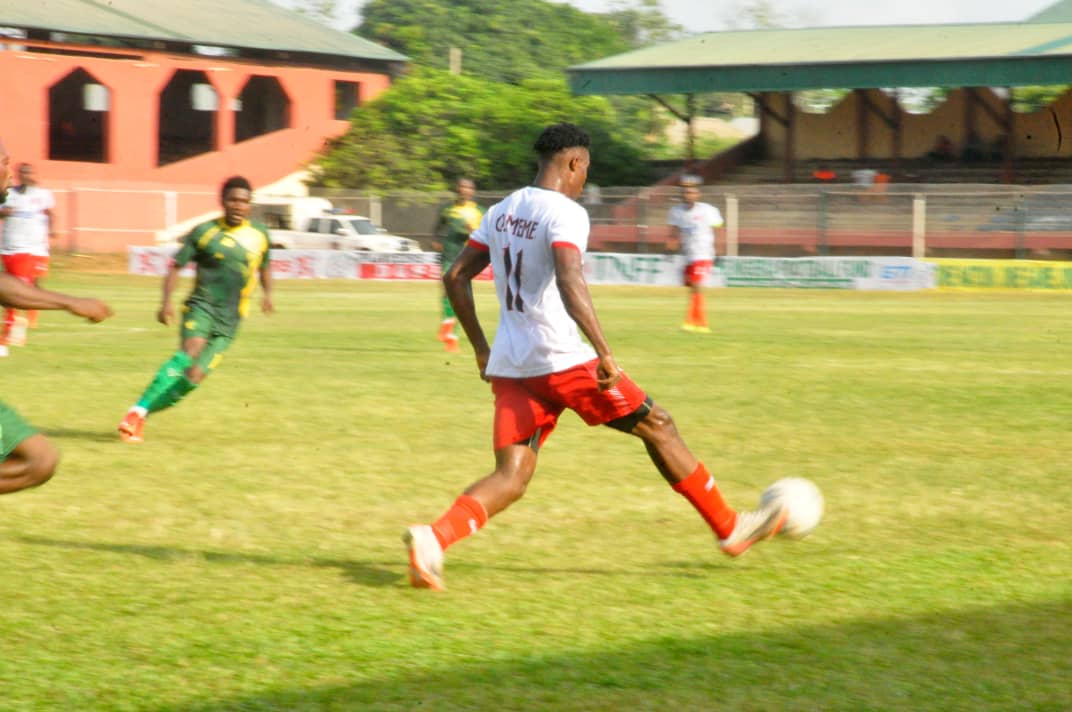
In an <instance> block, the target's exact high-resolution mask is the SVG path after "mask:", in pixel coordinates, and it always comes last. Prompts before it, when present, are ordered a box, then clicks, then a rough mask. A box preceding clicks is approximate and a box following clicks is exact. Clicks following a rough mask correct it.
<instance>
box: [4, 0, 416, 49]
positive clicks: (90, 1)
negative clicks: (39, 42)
mask: <svg viewBox="0 0 1072 712" xmlns="http://www.w3.org/2000/svg"><path fill="white" fill-rule="evenodd" d="M0 26H4V27H17V28H24V29H27V30H45V31H50V32H65V33H68V34H79V35H91V36H97V37H115V38H124V39H132V40H141V41H163V42H169V43H181V44H191V45H193V44H197V45H212V46H219V47H229V48H237V49H251V50H263V51H272V52H301V53H310V54H317V55H329V56H336V57H346V58H349V59H362V60H374V61H385V62H401V61H405V60H406V57H405V55H402V54H399V53H398V52H395V51H394V50H391V49H388V48H387V47H383V46H381V45H378V44H376V43H375V42H371V41H369V40H366V39H364V38H361V37H358V36H356V35H352V34H350V33H347V32H340V31H339V30H334V29H332V28H330V27H326V26H325V25H322V24H320V23H318V22H315V21H314V20H311V19H309V18H307V17H305V16H303V15H301V14H300V13H297V12H293V11H291V10H287V9H284V8H281V7H279V6H277V5H273V4H271V3H269V2H267V1H266V0H31V1H30V2H11V1H9V0H0Z"/></svg>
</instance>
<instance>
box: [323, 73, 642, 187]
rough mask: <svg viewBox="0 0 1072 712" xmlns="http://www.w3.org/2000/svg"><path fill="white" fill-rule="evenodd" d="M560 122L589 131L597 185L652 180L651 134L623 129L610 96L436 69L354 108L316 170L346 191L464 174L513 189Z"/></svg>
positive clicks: (427, 183) (550, 82)
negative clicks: (646, 156)
mask: <svg viewBox="0 0 1072 712" xmlns="http://www.w3.org/2000/svg"><path fill="white" fill-rule="evenodd" d="M558 121H573V122H575V123H578V124H581V125H583V126H584V127H585V128H586V129H587V130H588V131H589V133H591V135H592V141H593V147H592V151H593V162H592V168H591V172H590V178H591V180H592V181H593V182H594V183H597V184H602V185H641V184H644V183H646V182H647V181H648V179H649V178H650V176H649V174H648V169H647V166H646V164H645V163H644V161H643V153H644V149H645V141H644V138H643V136H642V135H641V134H640V133H639V132H637V131H633V130H629V129H628V128H623V125H622V123H621V121H620V119H619V116H618V113H617V112H616V110H615V109H614V107H613V105H612V104H611V103H610V102H609V101H607V100H606V99H605V98H602V97H576V96H573V95H571V94H570V91H569V88H568V86H567V85H566V83H565V81H563V80H562V79H561V78H559V79H530V80H526V81H523V82H521V83H520V84H517V85H513V84H503V83H500V82H491V81H488V80H486V79H481V78H477V77H469V76H464V75H463V76H454V75H451V74H449V73H447V72H445V71H442V70H435V69H416V70H415V71H413V72H412V73H411V74H410V75H409V76H407V77H405V78H403V79H401V80H399V81H398V82H397V83H396V84H395V85H394V86H392V87H391V88H390V89H388V90H387V91H386V92H384V93H383V94H381V95H380V96H379V97H377V98H376V99H375V100H373V101H371V102H369V103H368V104H365V105H364V106H362V107H361V109H360V110H358V111H356V112H354V115H353V118H352V119H351V126H350V129H349V131H347V133H346V134H345V135H343V136H342V137H340V138H338V139H336V140H334V141H332V142H330V144H329V145H328V146H327V147H326V150H325V152H324V153H323V154H322V155H321V157H320V158H319V159H318V160H317V162H316V164H315V166H314V174H315V175H316V181H317V183H318V184H319V185H323V186H327V187H340V188H376V189H378V190H391V189H411V190H443V189H446V188H448V187H449V186H450V184H451V182H452V181H453V180H454V178H456V177H457V176H459V175H462V174H464V175H467V176H470V177H472V178H473V179H474V180H476V181H477V184H478V185H480V186H481V187H482V188H487V189H512V188H516V187H517V186H519V185H522V184H524V183H525V182H527V181H528V180H529V179H530V178H531V174H532V172H533V170H534V166H535V163H534V158H533V154H532V142H533V141H534V140H535V137H536V136H537V135H538V134H539V132H540V130H541V129H543V128H544V127H545V126H547V125H548V124H552V123H555V122H558Z"/></svg>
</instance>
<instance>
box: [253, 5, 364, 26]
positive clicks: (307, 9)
mask: <svg viewBox="0 0 1072 712" xmlns="http://www.w3.org/2000/svg"><path fill="white" fill-rule="evenodd" d="M272 2H274V3H275V4H277V5H282V6H283V7H288V8H290V9H292V10H295V11H297V12H300V13H301V14H303V15H306V16H308V17H311V18H312V19H314V20H317V21H318V22H322V23H324V24H325V25H332V24H334V23H335V21H336V18H338V17H339V15H340V13H341V12H342V11H343V10H344V9H345V8H344V5H346V4H347V3H344V2H343V1H342V0H272Z"/></svg>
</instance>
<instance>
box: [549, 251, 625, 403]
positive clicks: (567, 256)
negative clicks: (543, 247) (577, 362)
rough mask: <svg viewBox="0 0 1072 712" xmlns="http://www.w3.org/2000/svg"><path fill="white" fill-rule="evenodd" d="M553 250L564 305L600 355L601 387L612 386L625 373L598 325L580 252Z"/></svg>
mask: <svg viewBox="0 0 1072 712" xmlns="http://www.w3.org/2000/svg"><path fill="white" fill-rule="evenodd" d="M552 249H553V251H554V255H555V279H556V280H557V282H558V292H559V294H561V295H562V304H563V305H564V306H565V307H566V313H567V314H569V315H570V318H571V319H573V321H575V322H577V326H578V327H579V328H580V330H581V332H582V333H583V334H584V335H585V336H586V337H587V338H588V342H589V343H590V344H592V348H594V349H595V350H596V355H597V356H599V366H598V372H599V374H598V378H597V379H596V380H597V381H598V382H599V386H600V388H604V389H605V388H610V387H611V386H613V385H614V384H615V383H617V382H618V381H619V380H620V379H621V377H622V372H621V370H619V368H618V364H616V363H615V362H614V356H613V355H612V354H611V352H610V344H608V343H607V339H606V337H605V336H603V327H601V326H600V325H599V318H598V317H597V316H596V308H595V306H593V304H592V295H591V294H590V293H589V292H588V283H587V282H585V280H584V266H583V262H582V260H581V251H580V250H577V249H574V248H572V247H555V248H552Z"/></svg>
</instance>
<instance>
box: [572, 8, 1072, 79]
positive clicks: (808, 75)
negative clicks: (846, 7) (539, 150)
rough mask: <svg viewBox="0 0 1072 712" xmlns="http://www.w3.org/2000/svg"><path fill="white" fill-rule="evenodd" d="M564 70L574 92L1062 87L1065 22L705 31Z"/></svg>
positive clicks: (1071, 33)
mask: <svg viewBox="0 0 1072 712" xmlns="http://www.w3.org/2000/svg"><path fill="white" fill-rule="evenodd" d="M569 72H570V75H571V84H572V86H573V89H574V91H575V92H577V93H581V94H611V93H623V94H632V93H637V94H641V93H663V92H668V91H673V92H710V91H794V90H801V89H821V88H833V87H838V88H872V87H898V86H904V87H909V86H1002V85H1021V84H1047V83H1053V84H1064V83H1068V81H1069V77H1070V76H1072V24H1070V23H1037V24H1036V23H988V24H970V25H911V26H897V27H820V28H811V29H802V30H749V31H740V32H711V33H706V34H702V35H696V36H693V37H689V38H686V39H683V40H679V41H677V42H670V43H666V44H662V45H656V46H653V47H647V48H644V49H639V50H635V51H632V52H627V53H624V54H619V55H615V56H613V57H607V58H605V59H600V60H596V61H594V62H588V63H585V64H581V65H577V66H575V67H571V68H570V69H569Z"/></svg>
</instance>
